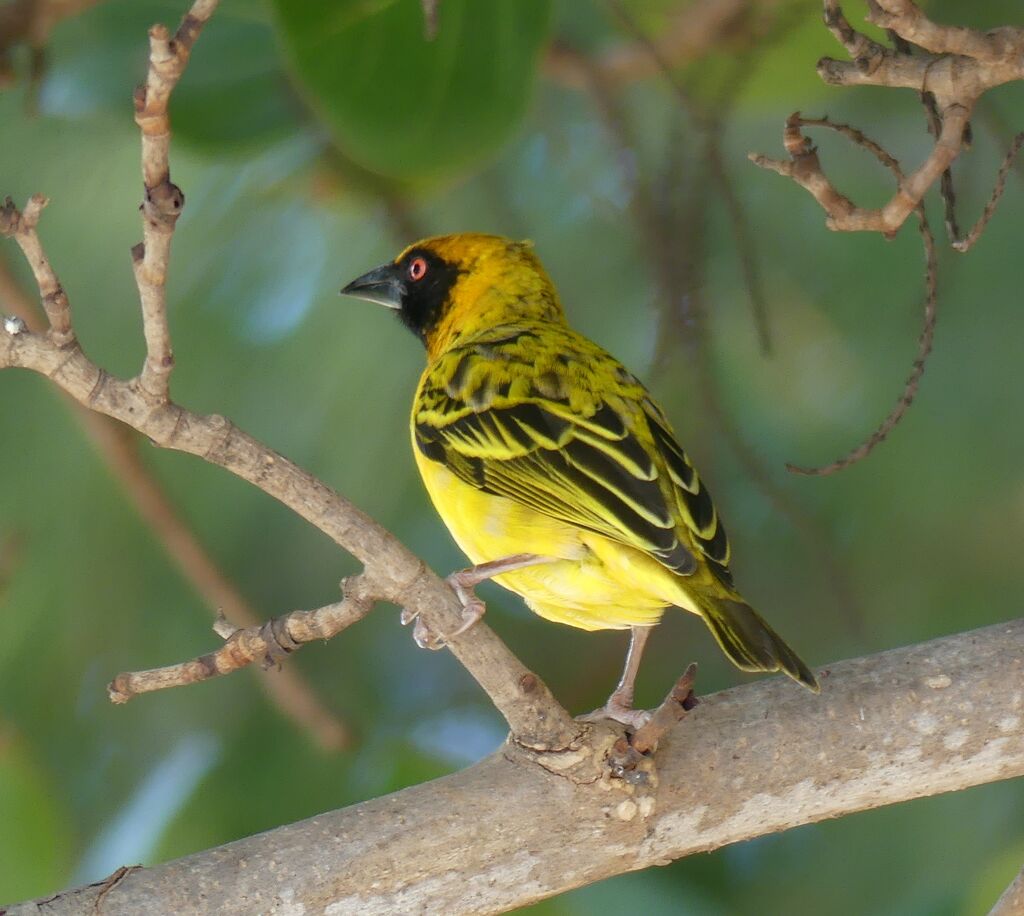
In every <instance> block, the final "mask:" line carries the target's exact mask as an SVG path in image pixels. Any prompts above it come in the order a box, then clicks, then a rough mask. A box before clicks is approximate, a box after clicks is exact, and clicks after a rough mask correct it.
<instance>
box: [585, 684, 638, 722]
mask: <svg viewBox="0 0 1024 916" xmlns="http://www.w3.org/2000/svg"><path fill="white" fill-rule="evenodd" d="M580 718H581V719H582V720H583V721H584V722H599V721H600V720H601V719H611V720H612V721H613V722H621V723H622V724H623V725H625V726H626V728H631V729H633V730H634V731H636V730H638V729H641V728H643V727H644V726H645V725H646V724H647V723H648V722H650V721H651V713H650V712H649V711H648V710H646V709H634V708H633V697H632V695H629V696H625V695H620V694H619V692H618V691H615V693H613V694H612V695H611V696H610V697H608V702H607V703H605V704H604V706H602V707H601V708H600V709H595V710H594V711H593V712H588V713H587V714H586V715H585V716H580Z"/></svg>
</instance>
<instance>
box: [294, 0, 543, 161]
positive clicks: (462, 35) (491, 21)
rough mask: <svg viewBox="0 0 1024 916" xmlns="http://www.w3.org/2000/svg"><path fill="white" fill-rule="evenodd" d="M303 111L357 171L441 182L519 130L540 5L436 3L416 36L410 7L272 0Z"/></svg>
mask: <svg viewBox="0 0 1024 916" xmlns="http://www.w3.org/2000/svg"><path fill="white" fill-rule="evenodd" d="M275 4H276V7H277V12H278V19H279V22H280V25H281V34H282V36H283V40H284V44H285V48H286V53H287V55H288V57H289V59H290V61H291V64H292V68H293V70H294V73H295V75H296V77H297V79H298V81H299V83H300V84H301V86H302V87H303V89H304V91H305V93H306V96H307V98H308V100H309V102H310V104H311V105H312V106H313V107H314V109H315V110H316V111H317V112H318V113H319V114H320V116H321V117H322V118H323V120H324V121H325V122H326V123H327V124H328V125H329V127H330V128H331V130H332V132H333V133H334V137H335V140H336V141H337V144H338V146H339V147H340V148H341V150H342V152H343V153H344V154H345V155H346V156H348V157H349V158H351V159H352V160H353V161H355V162H356V163H357V164H359V165H361V166H363V167H365V168H367V169H370V170H371V171H374V172H377V173H378V174H381V175H386V176H388V177H391V178H399V179H405V180H409V179H423V178H438V177H445V176H450V175H453V174H456V173H459V172H462V171H465V170H467V169H469V168H470V167H472V166H474V165H476V164H477V163H479V162H480V161H481V160H482V159H484V158H485V157H486V156H488V155H489V154H491V153H493V152H494V150H496V149H497V148H498V147H499V146H500V145H501V144H502V143H503V142H504V141H505V140H507V139H508V138H509V136H510V135H511V134H512V133H513V131H514V130H515V129H516V127H517V126H518V124H519V121H520V119H521V118H522V117H523V114H524V113H525V111H526V107H527V103H528V102H529V99H530V94H531V90H532V86H533V78H534V72H535V70H536V62H537V58H538V55H539V53H540V50H541V47H542V46H543V44H544V40H545V38H546V36H547V33H548V27H549V23H550V18H551V17H550V2H549V0H487V2H480V0H445V2H444V3H442V4H441V5H440V8H439V22H438V26H439V27H438V33H437V37H436V38H435V39H434V40H433V41H427V40H426V38H425V37H424V28H423V11H422V9H421V7H420V3H419V2H418V0H391V2H381V0H343V2H336V3H329V4H325V3H322V2H319V0H275Z"/></svg>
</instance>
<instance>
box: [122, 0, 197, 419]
mask: <svg viewBox="0 0 1024 916" xmlns="http://www.w3.org/2000/svg"><path fill="white" fill-rule="evenodd" d="M216 8H217V0H196V2H195V3H193V4H192V8H191V9H190V10H189V12H188V13H187V14H186V16H185V18H184V19H182V21H181V25H180V26H179V27H178V31H177V32H175V34H174V37H173V38H172V37H171V35H170V33H169V32H168V30H167V27H166V26H162V25H155V26H153V28H151V29H150V30H149V70H148V72H147V76H146V82H145V83H144V84H143V85H142V86H139V88H138V89H136V90H135V123H136V124H138V125H139V129H140V130H141V131H142V181H143V185H144V190H145V197H144V199H143V202H142V242H141V243H140V244H139V245H136V246H135V248H133V249H132V264H133V266H134V268H135V282H136V284H137V286H138V288H139V299H140V301H141V303H142V325H143V331H144V333H145V336H146V361H145V364H144V365H143V368H142V372H141V374H140V376H139V384H140V387H141V388H142V390H143V391H144V392H145V393H146V394H147V395H148V396H149V397H150V398H151V399H153V400H154V401H156V402H164V401H166V400H167V388H168V383H169V381H170V376H171V371H172V369H173V368H174V353H173V351H172V349H171V334H170V329H169V328H168V324H167V264H168V260H169V259H170V255H171V239H172V237H173V235H174V225H175V223H176V222H177V221H178V216H179V215H180V214H181V209H182V207H183V206H184V205H185V196H184V194H182V193H181V190H180V189H179V188H178V187H177V186H176V185H174V184H172V182H171V168H170V160H169V154H170V144H171V124H170V119H169V118H168V115H167V103H168V101H169V100H170V97H171V93H172V92H173V91H174V87H175V86H176V85H177V84H178V80H179V79H181V75H182V73H184V72H185V67H186V66H187V65H188V59H189V56H190V55H191V53H192V45H193V44H194V43H195V40H196V38H198V37H199V33H200V32H201V31H202V28H203V26H204V25H205V24H206V22H207V20H209V18H210V16H212V15H213V11H214V10H215V9H216Z"/></svg>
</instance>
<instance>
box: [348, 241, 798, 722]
mask: <svg viewBox="0 0 1024 916" xmlns="http://www.w3.org/2000/svg"><path fill="white" fill-rule="evenodd" d="M341 293H342V294H343V295H346V296H354V297H357V298H360V299H365V300H368V301H370V302H375V303H378V304H380V305H384V306H387V307H388V308H390V309H394V310H395V311H396V312H397V314H398V318H399V319H400V320H401V322H402V324H404V325H405V326H406V327H407V328H409V329H410V330H411V331H412V332H413V333H414V334H415V335H416V336H417V337H418V338H419V340H420V341H421V342H422V344H423V345H424V347H425V349H426V358H427V365H426V368H425V369H424V371H423V374H422V376H421V377H420V381H419V385H418V386H417V389H416V393H415V396H414V398H413V406H412V414H411V418H410V431H411V437H412V446H413V452H414V455H415V460H416V464H417V467H418V469H419V472H420V475H421V477H422V479H423V483H424V485H425V487H426V490H427V493H428V494H429V496H430V499H431V501H432V502H433V505H434V507H435V509H436V510H437V513H438V514H439V515H440V517H441V519H442V521H443V522H444V523H445V525H446V526H447V528H448V530H449V531H450V532H451V534H452V536H453V538H454V540H455V541H456V543H457V544H458V546H459V547H460V548H461V550H462V551H463V553H465V554H466V556H467V557H468V558H469V560H470V562H471V564H472V566H470V567H468V568H467V569H464V570H460V571H458V572H455V573H453V574H452V575H451V576H449V577H448V581H449V582H450V583H451V585H452V587H453V588H454V590H455V592H456V594H457V596H458V597H459V600H460V601H461V603H462V606H463V623H462V626H461V627H460V628H459V629H458V630H456V631H455V632H453V633H450V634H447V636H446V637H437V636H436V634H431V633H429V632H428V631H426V630H425V628H424V629H423V630H421V631H420V632H419V635H418V638H417V641H418V642H420V643H421V644H428V645H432V647H440V645H442V644H443V641H444V639H445V638H449V639H450V638H452V637H454V636H456V635H458V634H461V633H462V632H464V631H465V630H466V629H468V627H470V626H472V625H473V624H474V623H475V622H476V621H477V620H478V619H479V618H480V616H481V615H482V614H483V612H484V605H483V602H482V601H481V600H480V599H479V598H477V597H476V595H475V593H474V591H473V589H474V587H475V586H476V585H478V584H479V583H480V582H483V581H485V580H487V579H493V580H494V581H496V582H497V583H498V584H500V585H502V586H503V587H504V588H506V589H508V590H510V591H512V592H515V593H516V594H518V595H520V596H521V597H522V598H523V599H524V600H525V602H526V604H527V606H528V607H529V608H530V609H531V610H532V611H533V612H534V613H536V614H537V615H539V616H540V617H542V618H546V619H547V620H551V621H555V622H558V623H562V624H568V625H570V626H573V627H577V628H579V629H582V630H600V629H629V630H630V643H629V649H628V652H627V655H626V660H625V665H624V668H623V671H622V676H621V678H620V679H619V682H618V684H617V686H616V687H615V689H614V691H613V692H612V694H611V696H610V697H609V698H608V701H607V703H606V704H605V705H604V707H602V708H601V709H600V710H598V711H596V713H597V714H598V715H601V716H605V717H607V718H611V719H614V720H617V721H619V722H622V723H624V724H626V725H627V726H630V725H631V726H634V727H638V726H639V725H640V724H642V723H643V722H644V721H645V719H646V714H645V713H644V712H643V711H642V710H636V709H634V705H633V704H634V691H635V681H636V676H637V671H638V669H639V665H640V659H641V656H642V654H643V650H644V646H645V644H646V642H647V639H648V636H649V635H650V632H651V629H652V628H653V627H654V626H655V625H656V624H657V623H658V622H659V621H660V620H661V618H662V614H663V612H664V611H665V610H666V609H667V608H669V607H678V608H682V609H683V610H686V611H689V612H691V613H693V614H696V615H697V616H699V617H701V618H702V619H703V621H704V622H705V623H706V624H707V626H708V627H709V628H710V630H711V632H712V634H713V635H714V637H715V640H716V641H717V643H718V645H719V646H720V647H721V649H722V651H723V652H724V653H725V655H726V656H727V657H728V658H729V659H730V660H731V661H732V662H733V664H735V665H736V666H737V667H738V668H740V669H741V670H744V671H748V672H759V671H763V672H773V671H782V672H783V673H785V674H787V675H788V676H789V677H791V678H793V679H794V680H795V681H797V682H799V683H801V684H803V685H804V686H805V687H808V688H809V689H810V690H812V691H815V692H817V690H818V683H817V680H816V679H815V676H814V674H813V673H812V672H811V670H810V669H809V668H808V667H807V665H806V664H804V662H803V661H801V659H800V658H799V657H798V656H797V654H796V653H795V652H794V651H793V650H792V649H791V648H790V647H789V646H788V645H787V644H786V642H785V641H783V639H782V638H781V637H780V636H779V635H778V634H777V633H776V632H775V631H774V630H773V629H772V628H771V627H770V626H769V625H768V624H767V623H766V622H765V621H764V620H763V619H762V618H761V616H760V615H759V614H758V613H757V612H756V611H755V610H754V609H753V608H752V607H751V606H750V605H749V604H748V603H747V601H746V600H745V599H744V598H743V597H742V596H741V595H740V593H739V592H738V591H737V589H736V586H735V584H734V582H733V576H732V573H731V571H730V569H729V562H730V546H729V540H728V538H727V537H726V533H725V528H724V527H723V525H722V522H721V520H720V519H719V516H718V512H717V510H716V509H715V506H714V503H713V502H712V501H711V496H710V494H709V493H708V489H707V487H706V486H705V484H704V482H703V481H702V480H701V478H700V476H699V475H698V474H697V471H696V470H695V469H694V466H693V464H692V463H691V461H690V459H689V457H688V456H687V454H686V452H685V451H684V450H683V449H682V447H681V446H680V445H679V443H678V440H677V438H676V435H675V433H674V432H673V429H672V426H671V424H670V422H669V420H668V418H667V417H666V415H665V412H664V411H663V410H662V409H661V408H660V407H659V406H658V404H657V403H656V401H655V400H654V398H653V397H652V396H651V394H650V393H649V392H648V390H647V389H646V388H645V387H644V385H643V384H642V383H641V382H640V381H639V380H638V379H637V378H636V376H634V375H633V373H632V372H630V371H629V370H628V369H626V368H625V367H624V366H623V365H622V363H620V362H619V361H618V360H617V359H615V358H614V357H613V356H612V355H611V354H609V353H608V352H606V351H605V350H604V349H602V348H601V347H600V346H598V345H597V344H596V343H594V342H592V341H591V340H589V339H588V338H587V337H585V336H583V335H582V334H580V333H579V332H577V331H575V330H573V329H572V328H571V327H570V326H569V323H568V321H567V319H566V315H565V312H564V310H563V307H562V303H561V300H560V298H559V295H558V292H557V291H556V289H555V286H554V284H553V283H552V281H551V278H550V277H549V276H548V274H547V272H546V270H545V269H544V267H543V266H542V264H541V262H540V260H539V259H538V257H537V256H536V254H535V252H534V247H533V245H532V243H530V242H521V241H513V240H510V239H507V238H503V237H501V236H496V235H485V234H478V233H460V234H455V235H445V236H436V237H432V238H426V239H423V240H422V241H419V242H416V243H415V244H413V245H410V246H409V247H407V248H406V249H405V250H404V251H402V252H401V253H400V254H399V255H398V256H397V257H396V258H395V259H394V260H392V261H389V262H388V263H386V264H383V265H381V266H380V267H377V268H374V269H373V270H370V271H369V272H367V273H365V274H363V275H361V276H360V277H358V278H357V279H355V280H353V281H352V282H351V283H349V284H348V285H347V286H345V287H344V288H343V289H342V290H341ZM403 622H408V620H407V619H406V618H403Z"/></svg>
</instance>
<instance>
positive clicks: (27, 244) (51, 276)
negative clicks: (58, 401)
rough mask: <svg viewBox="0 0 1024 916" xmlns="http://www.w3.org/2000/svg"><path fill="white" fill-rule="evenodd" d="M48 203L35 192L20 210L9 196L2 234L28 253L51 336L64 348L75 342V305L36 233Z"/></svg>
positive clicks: (2, 211) (0, 216) (0, 218)
mask: <svg viewBox="0 0 1024 916" xmlns="http://www.w3.org/2000/svg"><path fill="white" fill-rule="evenodd" d="M47 203H48V201H47V199H46V198H45V197H43V195H42V194H35V195H33V196H32V198H31V199H30V200H29V202H28V204H26V206H25V211H24V213H19V212H18V210H17V208H16V207H15V206H14V201H12V200H11V199H10V198H9V197H8V198H7V199H6V200H5V201H4V203H3V206H2V207H0V233H2V234H3V235H8V236H10V237H12V238H13V239H14V240H15V241H16V242H17V243H18V247H20V248H21V251H22V253H23V254H24V255H25V260H26V261H27V262H28V264H29V266H30V267H31V268H32V273H33V274H34V276H35V279H36V285H37V286H38V287H39V295H40V296H41V301H42V304H43V308H44V309H45V311H46V317H47V319H48V321H49V324H50V329H49V336H50V339H51V340H52V341H53V342H54V344H55V345H56V346H58V347H60V348H62V349H63V348H64V347H71V346H74V344H75V332H74V330H73V329H72V327H71V307H70V305H69V304H68V297H67V295H66V294H65V293H64V288H63V287H62V286H61V285H60V281H59V280H58V279H57V275H56V274H55V273H54V272H53V268H52V267H51V266H50V261H49V259H48V258H47V257H46V254H45V252H44V251H43V246H42V245H41V244H40V242H39V234H38V233H37V232H36V225H37V224H38V222H39V214H40V213H42V211H43V207H45V206H46V204H47Z"/></svg>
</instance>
